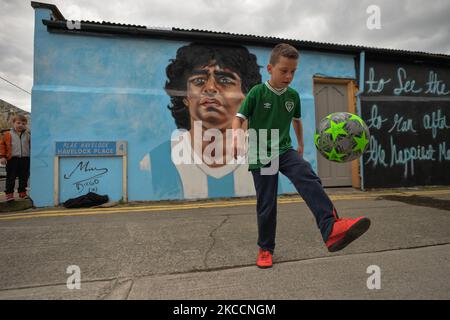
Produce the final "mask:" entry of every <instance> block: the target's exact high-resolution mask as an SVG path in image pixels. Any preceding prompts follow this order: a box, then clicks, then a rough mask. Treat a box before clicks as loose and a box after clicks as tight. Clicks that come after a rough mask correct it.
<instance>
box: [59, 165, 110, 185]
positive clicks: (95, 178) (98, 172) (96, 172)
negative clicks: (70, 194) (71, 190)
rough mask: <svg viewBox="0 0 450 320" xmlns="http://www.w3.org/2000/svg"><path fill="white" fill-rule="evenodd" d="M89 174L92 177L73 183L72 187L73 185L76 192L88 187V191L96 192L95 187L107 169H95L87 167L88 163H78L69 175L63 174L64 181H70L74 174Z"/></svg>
mask: <svg viewBox="0 0 450 320" xmlns="http://www.w3.org/2000/svg"><path fill="white" fill-rule="evenodd" d="M77 172H79V173H82V174H83V173H91V174H93V175H92V176H90V177H88V178H86V179H82V180H79V181H75V182H74V183H73V185H75V187H76V188H77V191H79V192H82V191H83V190H84V188H85V187H89V191H93V192H96V191H97V187H96V185H98V184H99V183H100V181H99V178H100V177H102V176H104V175H105V174H106V173H107V172H108V169H107V168H97V167H92V166H91V167H90V166H89V161H86V162H83V161H80V162H79V163H78V164H77V165H76V166H75V168H74V169H73V170H72V172H71V173H70V174H68V175H67V174H64V179H70V178H72V176H73V175H74V174H75V173H77Z"/></svg>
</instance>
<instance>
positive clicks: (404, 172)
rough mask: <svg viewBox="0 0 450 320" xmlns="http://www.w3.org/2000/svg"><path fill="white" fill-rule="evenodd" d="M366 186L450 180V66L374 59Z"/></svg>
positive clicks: (364, 105) (365, 104)
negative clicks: (443, 66)
mask: <svg viewBox="0 0 450 320" xmlns="http://www.w3.org/2000/svg"><path fill="white" fill-rule="evenodd" d="M361 114H362V116H363V119H364V120H365V121H366V123H367V125H368V127H369V130H370V133H371V138H370V143H369V147H368V149H367V151H366V152H365V154H364V158H363V161H364V186H365V187H366V188H371V187H408V186H420V185H448V184H450V68H442V67H439V68H437V67H433V66H426V65H419V64H402V63H398V64H396V63H390V62H381V61H375V60H372V61H371V60H369V61H367V62H366V68H365V79H364V94H363V96H362V97H361Z"/></svg>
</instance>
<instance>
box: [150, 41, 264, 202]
mask: <svg viewBox="0 0 450 320" xmlns="http://www.w3.org/2000/svg"><path fill="white" fill-rule="evenodd" d="M260 68H261V67H260V66H259V65H258V64H257V59H256V56H255V55H254V54H252V53H250V52H249V51H248V49H247V48H245V47H243V46H220V45H210V44H201V43H191V44H189V45H185V46H183V47H180V48H179V49H178V50H177V53H176V57H175V59H172V60H170V63H169V65H168V66H167V68H166V75H167V81H166V84H165V87H164V89H165V91H166V92H167V94H168V95H169V96H170V105H169V106H168V109H169V111H170V112H171V114H172V116H173V118H174V121H175V124H176V127H177V128H178V130H177V132H175V133H173V134H172V138H171V140H170V141H167V142H165V143H163V144H161V145H160V146H158V147H156V148H155V149H153V150H152V151H151V152H150V162H151V167H152V168H163V169H161V170H152V171H153V172H152V181H153V190H154V192H155V194H157V195H158V197H160V198H185V199H194V198H208V197H232V196H248V195H254V194H255V189H254V186H253V180H252V176H251V174H250V172H248V165H247V164H245V163H241V164H239V163H238V164H236V163H226V162H225V161H223V162H220V161H219V162H217V161H216V162H214V161H212V162H211V159H205V154H208V152H205V150H207V149H208V146H210V149H211V144H212V143H214V142H215V146H217V141H214V139H212V140H211V141H202V143H201V147H200V148H194V139H195V135H194V132H195V133H196V134H197V135H198V133H200V134H201V135H202V137H203V134H204V132H205V131H206V130H208V129H217V130H220V132H221V133H222V135H223V140H224V141H223V142H222V148H221V151H220V150H219V151H217V148H214V151H216V152H222V155H221V156H222V157H217V156H220V155H217V154H215V155H214V151H213V154H212V155H213V157H214V158H221V159H231V157H227V150H228V151H231V148H226V145H227V141H225V140H226V130H227V129H231V123H232V120H233V118H234V117H235V115H236V113H237V111H238V110H239V107H240V105H241V103H242V101H243V100H244V98H245V95H246V94H247V92H248V91H249V90H250V89H251V88H252V87H253V86H254V85H256V84H259V83H261V74H260ZM198 121H201V127H197V128H196V129H197V130H194V129H195V128H194V127H195V125H194V123H196V125H197V126H198V124H199V122H198ZM202 140H204V139H202ZM180 143H181V144H183V145H182V146H181V147H182V149H183V150H188V151H189V154H190V155H191V156H192V160H193V161H192V162H191V163H190V164H185V163H181V164H179V163H177V162H176V161H175V163H174V162H173V159H174V150H179V149H180V145H179V144H180ZM177 147H178V148H177ZM200 149H201V150H200ZM199 153H200V154H199ZM228 156H230V155H228ZM195 157H197V158H196V159H197V160H199V159H200V161H194V158H195ZM207 160H209V161H207ZM194 162H195V163H194Z"/></svg>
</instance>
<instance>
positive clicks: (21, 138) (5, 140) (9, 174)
mask: <svg viewBox="0 0 450 320" xmlns="http://www.w3.org/2000/svg"><path fill="white" fill-rule="evenodd" d="M27 123H28V120H27V118H26V117H25V116H23V115H17V116H14V117H13V127H12V128H11V129H10V130H9V131H6V132H4V133H3V137H2V139H0V163H1V164H2V165H6V190H5V194H6V201H13V200H14V186H15V183H16V178H17V177H19V189H18V192H19V197H20V198H27V197H28V196H27V189H26V188H27V183H28V178H29V177H30V133H29V132H28V131H27V129H26V125H27Z"/></svg>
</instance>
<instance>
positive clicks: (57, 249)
mask: <svg viewBox="0 0 450 320" xmlns="http://www.w3.org/2000/svg"><path fill="white" fill-rule="evenodd" d="M327 192H328V193H329V194H330V197H332V199H333V201H334V203H335V206H336V207H337V209H338V212H339V213H340V215H341V216H350V217H356V216H359V215H362V214H364V215H366V216H368V217H369V218H370V219H371V220H372V226H371V228H370V229H369V231H368V232H367V233H366V234H365V235H364V236H363V237H362V238H360V239H359V240H358V241H356V242H355V243H353V244H351V245H350V246H349V247H347V248H346V249H345V250H343V251H341V252H338V253H334V254H330V253H328V251H327V250H326V248H325V246H324V245H323V243H322V239H321V237H320V234H319V232H318V230H317V227H316V225H315V221H314V219H313V216H312V214H311V213H310V211H309V209H308V208H307V206H306V204H305V203H304V202H302V201H300V200H299V198H298V197H290V196H289V197H283V198H280V201H279V202H280V204H279V218H278V226H277V248H276V251H275V256H274V262H275V265H274V267H273V268H272V269H269V270H260V269H258V268H256V267H255V266H254V262H255V258H256V244H255V242H256V217H255V205H254V199H238V200H230V201H208V202H186V203H170V202H167V203H158V204H135V205H134V206H133V205H129V206H125V207H120V208H108V209H95V210H65V209H61V208H57V209H53V210H48V209H47V210H31V211H27V212H18V213H2V214H0V299H18V298H23V299H305V298H306V299H355V298H362V299H449V298H450V263H449V262H450V250H449V249H450V215H449V213H450V207H449V204H450V188H424V189H420V188H417V189H408V190H385V191H383V192H381V191H377V192H360V191H355V190H352V189H335V190H327ZM70 265H76V266H78V267H79V268H80V271H81V289H79V290H77V289H74V290H70V289H68V288H67V285H66V282H67V279H68V277H70V276H71V274H68V273H66V271H67V267H68V266H70ZM373 265H376V266H378V267H379V268H380V272H381V273H380V283H381V289H379V290H377V289H373V290H370V289H368V287H367V280H368V278H369V277H370V276H371V274H369V273H367V268H368V267H369V266H373Z"/></svg>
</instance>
